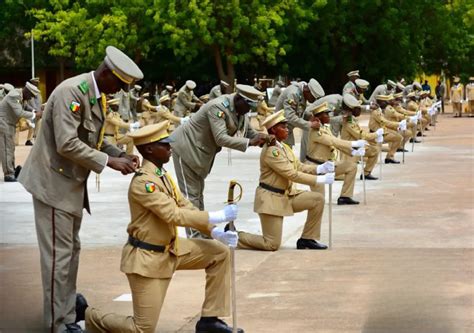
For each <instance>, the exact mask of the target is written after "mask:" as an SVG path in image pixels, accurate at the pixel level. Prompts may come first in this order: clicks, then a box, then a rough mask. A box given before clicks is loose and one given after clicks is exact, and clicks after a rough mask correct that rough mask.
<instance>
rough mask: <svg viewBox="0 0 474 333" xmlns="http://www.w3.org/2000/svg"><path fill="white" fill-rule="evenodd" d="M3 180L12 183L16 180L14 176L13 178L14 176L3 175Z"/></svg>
mask: <svg viewBox="0 0 474 333" xmlns="http://www.w3.org/2000/svg"><path fill="white" fill-rule="evenodd" d="M3 181H4V182H5V183H14V182H16V178H15V176H5V177H3Z"/></svg>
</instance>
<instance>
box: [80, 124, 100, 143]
mask: <svg viewBox="0 0 474 333" xmlns="http://www.w3.org/2000/svg"><path fill="white" fill-rule="evenodd" d="M82 127H83V130H82V131H79V137H80V138H81V139H82V140H83V141H85V142H87V144H88V145H89V146H91V147H94V146H95V145H96V143H97V137H98V132H97V129H96V127H95V125H94V122H93V121H92V120H88V119H86V120H85V121H84V122H83V124H82ZM81 132H82V133H81Z"/></svg>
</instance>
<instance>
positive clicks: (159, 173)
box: [155, 168, 163, 177]
mask: <svg viewBox="0 0 474 333" xmlns="http://www.w3.org/2000/svg"><path fill="white" fill-rule="evenodd" d="M155 173H156V174H157V175H158V176H160V177H161V176H163V171H162V170H161V169H160V168H156V170H155Z"/></svg>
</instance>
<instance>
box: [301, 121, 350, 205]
mask: <svg viewBox="0 0 474 333" xmlns="http://www.w3.org/2000/svg"><path fill="white" fill-rule="evenodd" d="M339 152H342V153H343V154H347V155H348V156H352V154H351V152H352V146H351V142H350V141H346V140H341V139H338V138H336V137H335V136H334V135H333V134H332V132H331V129H330V128H329V126H324V125H323V126H321V128H320V129H319V131H318V130H314V129H311V130H310V131H309V139H308V152H307V156H306V163H308V164H312V165H313V167H315V166H314V164H323V163H324V162H327V161H335V169H336V170H335V172H336V175H335V176H336V177H338V176H343V177H344V184H343V185H342V190H341V195H340V196H341V197H348V198H351V197H352V196H353V195H354V183H355V176H356V174H357V164H356V163H355V162H354V161H353V160H350V159H344V160H339V161H338V160H337V154H338V153H339ZM311 191H313V192H318V193H320V194H321V195H323V196H324V184H313V185H311Z"/></svg>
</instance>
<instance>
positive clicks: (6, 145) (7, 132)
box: [0, 118, 15, 176]
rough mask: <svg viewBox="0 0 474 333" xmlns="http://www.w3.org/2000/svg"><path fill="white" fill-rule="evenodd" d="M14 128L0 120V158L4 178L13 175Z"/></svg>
mask: <svg viewBox="0 0 474 333" xmlns="http://www.w3.org/2000/svg"><path fill="white" fill-rule="evenodd" d="M14 140H15V126H12V125H8V124H7V123H6V122H5V121H4V120H2V119H1V118H0V158H1V159H2V168H3V174H4V176H13V175H14V174H15V141H14Z"/></svg>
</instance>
